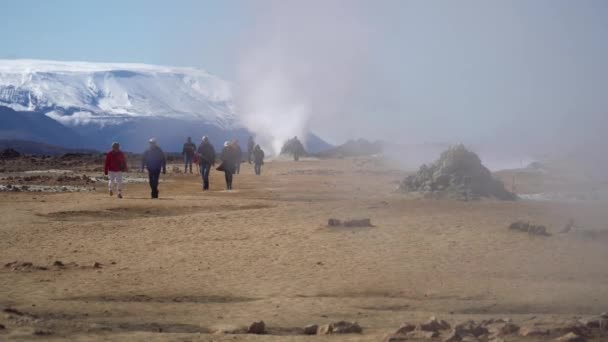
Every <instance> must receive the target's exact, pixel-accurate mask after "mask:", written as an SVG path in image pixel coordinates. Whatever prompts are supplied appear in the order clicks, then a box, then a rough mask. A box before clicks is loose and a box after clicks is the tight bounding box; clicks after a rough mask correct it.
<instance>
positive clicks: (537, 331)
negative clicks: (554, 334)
mask: <svg viewBox="0 0 608 342" xmlns="http://www.w3.org/2000/svg"><path fill="white" fill-rule="evenodd" d="M519 335H520V336H522V337H539V336H546V335H549V330H547V329H541V328H538V327H525V328H521V329H519Z"/></svg>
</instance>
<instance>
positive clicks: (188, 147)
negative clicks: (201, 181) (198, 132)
mask: <svg viewBox="0 0 608 342" xmlns="http://www.w3.org/2000/svg"><path fill="white" fill-rule="evenodd" d="M194 152H196V145H195V144H194V143H193V142H192V138H190V137H188V141H186V143H185V144H184V148H183V149H182V156H183V157H184V173H188V167H190V173H192V159H193V158H194Z"/></svg>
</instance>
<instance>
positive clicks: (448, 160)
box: [399, 145, 516, 200]
mask: <svg viewBox="0 0 608 342" xmlns="http://www.w3.org/2000/svg"><path fill="white" fill-rule="evenodd" d="M399 189H400V190H402V191H405V192H419V193H423V194H432V195H434V196H437V197H447V198H456V199H461V200H470V199H476V198H479V197H492V198H497V199H501V200H514V199H516V196H515V195H514V194H512V193H510V192H508V191H507V190H505V187H504V185H503V184H502V182H500V181H499V180H497V179H495V178H494V177H492V173H491V172H490V170H488V168H486V167H485V166H483V164H482V163H481V160H480V159H479V157H478V156H477V154H475V153H473V152H471V151H469V150H467V149H466V148H465V147H464V146H463V145H456V146H452V147H450V148H449V149H448V150H446V151H444V152H443V153H442V154H441V156H440V157H439V159H438V160H437V161H435V162H434V163H432V164H430V165H428V166H427V165H422V166H421V167H420V170H418V172H417V173H416V174H415V175H411V176H408V177H407V178H405V179H404V180H403V182H401V184H400V186H399Z"/></svg>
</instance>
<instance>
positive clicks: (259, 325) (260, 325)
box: [247, 321, 266, 335]
mask: <svg viewBox="0 0 608 342" xmlns="http://www.w3.org/2000/svg"><path fill="white" fill-rule="evenodd" d="M247 333H248V334H257V335H262V334H265V333H266V324H265V323H264V321H259V322H253V323H251V325H250V326H249V328H248V329H247Z"/></svg>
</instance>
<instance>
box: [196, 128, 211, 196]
mask: <svg viewBox="0 0 608 342" xmlns="http://www.w3.org/2000/svg"><path fill="white" fill-rule="evenodd" d="M197 153H198V158H199V160H200V170H201V175H202V176H203V191H207V190H209V172H211V167H212V166H213V165H215V149H214V148H213V145H211V143H210V142H209V138H207V137H203V139H202V141H201V144H200V146H199V147H198V150H197Z"/></svg>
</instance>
